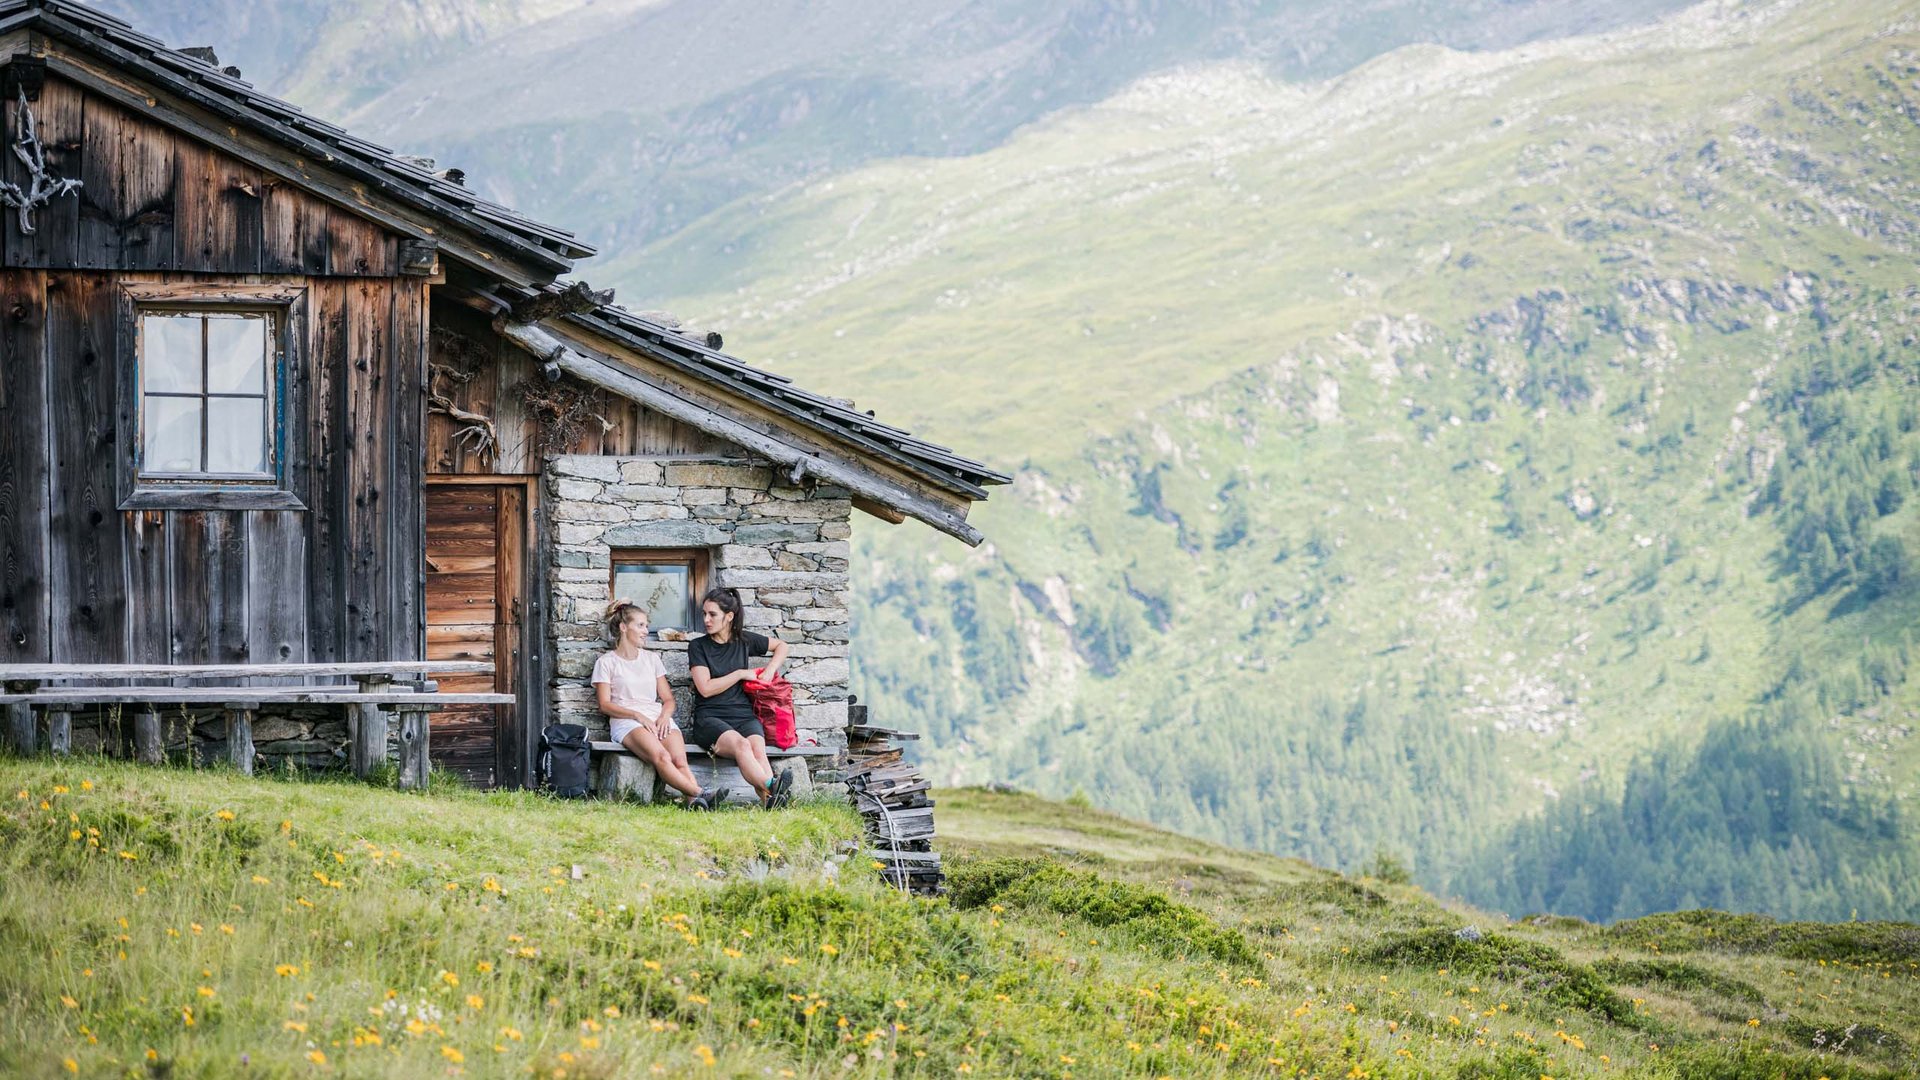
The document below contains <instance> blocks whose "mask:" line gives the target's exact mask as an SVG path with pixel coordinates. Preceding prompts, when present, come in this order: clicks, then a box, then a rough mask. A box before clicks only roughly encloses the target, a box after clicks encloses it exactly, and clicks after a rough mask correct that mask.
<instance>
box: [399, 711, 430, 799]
mask: <svg viewBox="0 0 1920 1080" xmlns="http://www.w3.org/2000/svg"><path fill="white" fill-rule="evenodd" d="M427 716H428V714H427V710H425V709H420V708H413V707H410V706H405V705H403V706H401V707H400V789H401V790H402V791H418V790H420V789H421V788H424V787H426V786H427V775H428V772H429V770H430V766H429V765H428V763H427V732H428V730H429V725H428V723H427Z"/></svg>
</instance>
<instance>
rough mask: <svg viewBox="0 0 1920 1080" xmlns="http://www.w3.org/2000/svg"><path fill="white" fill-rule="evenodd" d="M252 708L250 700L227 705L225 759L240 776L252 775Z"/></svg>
mask: <svg viewBox="0 0 1920 1080" xmlns="http://www.w3.org/2000/svg"><path fill="white" fill-rule="evenodd" d="M253 710H254V707H253V705H252V703H251V702H249V703H246V704H233V705H228V706H227V760H228V761H229V762H231V763H232V764H233V767H234V768H235V769H238V770H239V771H240V775H241V776H252V775H253Z"/></svg>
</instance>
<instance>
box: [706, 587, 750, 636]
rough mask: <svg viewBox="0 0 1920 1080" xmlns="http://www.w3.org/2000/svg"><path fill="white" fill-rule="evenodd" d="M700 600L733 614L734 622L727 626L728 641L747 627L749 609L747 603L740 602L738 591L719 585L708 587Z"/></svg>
mask: <svg viewBox="0 0 1920 1080" xmlns="http://www.w3.org/2000/svg"><path fill="white" fill-rule="evenodd" d="M700 602H701V603H702V604H712V605H714V606H716V607H718V608H719V609H720V610H721V611H723V612H725V613H727V614H729V615H732V616H733V622H732V623H730V624H728V626H727V640H728V641H732V640H733V639H734V638H736V637H738V636H739V635H740V633H741V631H743V630H745V629H746V622H747V609H746V605H744V604H742V603H741V602H740V594H739V593H738V592H737V591H735V590H733V589H727V588H719V587H716V588H712V589H708V590H707V595H706V596H703V597H701V598H700Z"/></svg>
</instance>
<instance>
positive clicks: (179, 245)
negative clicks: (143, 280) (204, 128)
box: [173, 136, 221, 270]
mask: <svg viewBox="0 0 1920 1080" xmlns="http://www.w3.org/2000/svg"><path fill="white" fill-rule="evenodd" d="M217 156H218V155H216V154H215V153H214V151H213V150H211V149H209V148H208V147H206V146H203V145H201V144H200V143H197V142H195V141H193V140H192V139H189V138H186V137H184V136H182V137H177V138H175V139H174V142H173V192H174V199H173V215H174V218H173V225H174V227H173V265H174V266H175V267H176V268H177V269H180V270H218V269H220V268H221V267H220V253H219V251H218V248H217V245H218V243H219V230H218V222H219V218H220V198H219V172H218V166H219V162H218V161H217V160H216V158H217Z"/></svg>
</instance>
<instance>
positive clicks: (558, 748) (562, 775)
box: [540, 724, 593, 799]
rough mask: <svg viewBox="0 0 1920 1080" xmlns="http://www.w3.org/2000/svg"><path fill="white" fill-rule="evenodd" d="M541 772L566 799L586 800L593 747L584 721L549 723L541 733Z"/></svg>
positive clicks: (556, 793)
mask: <svg viewBox="0 0 1920 1080" xmlns="http://www.w3.org/2000/svg"><path fill="white" fill-rule="evenodd" d="M540 744H541V745H542V746H543V747H545V749H544V750H543V751H541V754H540V771H541V772H542V773H544V774H546V777H547V786H549V787H551V788H552V789H553V793H554V794H555V795H558V796H560V797H561V798H563V799H584V798H586V797H587V787H588V784H589V783H590V781H591V777H592V769H591V765H592V762H593V754H592V747H591V745H590V744H589V743H588V742H587V729H586V726H585V725H582V724H548V725H547V728H546V730H545V731H542V732H541V733H540Z"/></svg>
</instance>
